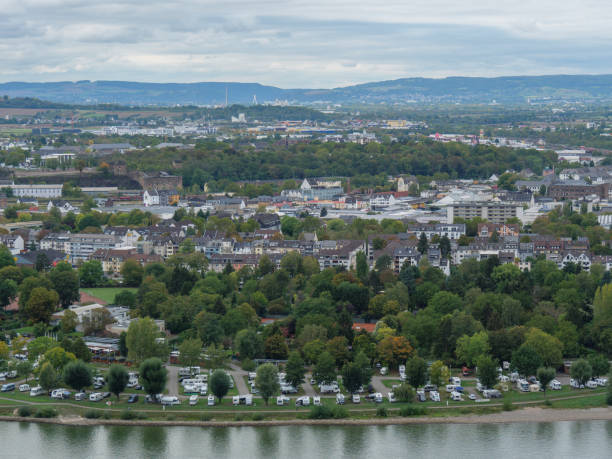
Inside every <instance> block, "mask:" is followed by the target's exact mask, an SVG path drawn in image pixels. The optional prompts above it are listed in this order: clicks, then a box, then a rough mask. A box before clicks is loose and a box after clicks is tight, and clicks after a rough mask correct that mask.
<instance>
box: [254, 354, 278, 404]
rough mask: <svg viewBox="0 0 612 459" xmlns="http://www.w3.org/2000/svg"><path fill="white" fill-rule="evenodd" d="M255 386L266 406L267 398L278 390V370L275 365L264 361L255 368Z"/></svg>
mask: <svg viewBox="0 0 612 459" xmlns="http://www.w3.org/2000/svg"><path fill="white" fill-rule="evenodd" d="M255 387H256V388H257V390H258V391H259V395H261V398H263V401H264V403H265V404H266V406H268V399H269V398H270V397H272V396H274V395H276V394H278V392H279V390H280V384H279V382H278V370H277V368H276V366H275V365H272V364H271V363H264V364H263V365H260V366H259V367H258V368H257V375H256V376H255Z"/></svg>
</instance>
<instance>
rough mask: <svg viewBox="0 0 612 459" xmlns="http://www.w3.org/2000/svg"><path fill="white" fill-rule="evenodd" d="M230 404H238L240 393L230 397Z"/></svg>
mask: <svg viewBox="0 0 612 459" xmlns="http://www.w3.org/2000/svg"><path fill="white" fill-rule="evenodd" d="M232 405H240V395H234V396H233V397H232Z"/></svg>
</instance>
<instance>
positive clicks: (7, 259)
mask: <svg viewBox="0 0 612 459" xmlns="http://www.w3.org/2000/svg"><path fill="white" fill-rule="evenodd" d="M4 216H5V217H6V209H5V210H4ZM6 218H9V217H6ZM5 266H15V257H13V254H12V253H11V251H10V250H9V249H8V247H7V246H5V245H4V244H2V245H0V268H4V267H5Z"/></svg>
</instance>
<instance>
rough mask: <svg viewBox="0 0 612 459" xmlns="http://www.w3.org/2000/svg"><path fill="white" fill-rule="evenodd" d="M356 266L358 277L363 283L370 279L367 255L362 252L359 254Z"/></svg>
mask: <svg viewBox="0 0 612 459" xmlns="http://www.w3.org/2000/svg"><path fill="white" fill-rule="evenodd" d="M355 266H356V271H357V277H358V278H359V279H361V280H362V281H364V280H366V279H367V278H368V271H369V268H368V259H367V257H366V254H365V253H363V251H362V250H360V251H359V252H357V257H356V262H355Z"/></svg>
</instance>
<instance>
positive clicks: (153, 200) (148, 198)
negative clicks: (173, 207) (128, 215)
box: [142, 189, 159, 207]
mask: <svg viewBox="0 0 612 459" xmlns="http://www.w3.org/2000/svg"><path fill="white" fill-rule="evenodd" d="M142 203H143V204H144V205H145V206H146V207H150V206H159V193H158V192H157V190H156V189H152V190H145V192H144V193H143V194H142Z"/></svg>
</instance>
